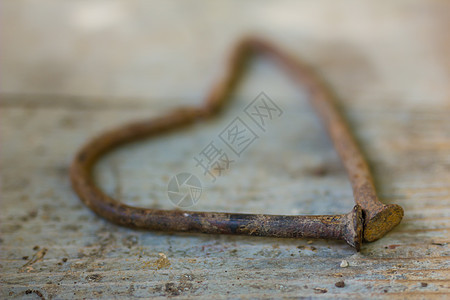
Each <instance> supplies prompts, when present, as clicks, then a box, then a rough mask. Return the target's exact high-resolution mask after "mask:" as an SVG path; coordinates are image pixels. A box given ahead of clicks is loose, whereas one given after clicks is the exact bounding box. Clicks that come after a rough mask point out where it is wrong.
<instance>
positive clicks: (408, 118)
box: [0, 0, 450, 299]
mask: <svg viewBox="0 0 450 300" xmlns="http://www.w3.org/2000/svg"><path fill="white" fill-rule="evenodd" d="M449 28H450V3H449V2H448V1H444V0H432V1H428V0H399V1H349V0H344V1H338V2H337V1H332V0H329V1H328V0H324V1H293V0H292V1H245V2H243V1H195V0H188V1H173V0H169V1H150V0H141V1H139V0H127V1H125V0H124V1H106V0H89V1H87V0H78V1H59V0H39V1H38V0H3V1H1V4H0V110H1V111H0V171H1V193H0V197H1V207H2V209H0V228H1V236H0V248H1V251H0V269H1V273H2V274H1V275H2V276H1V285H2V286H1V296H2V298H5V297H9V296H12V297H41V296H42V297H44V298H71V297H76V298H102V297H103V298H107V299H110V298H128V297H132V296H135V297H167V296H182V297H194V296H200V297H209V298H217V297H226V296H228V297H234V298H246V297H247V298H259V297H269V298H272V297H279V296H280V295H281V296H285V297H298V296H307V297H314V296H317V295H318V294H324V295H325V296H330V297H334V298H336V297H342V298H347V297H381V296H383V295H387V296H389V297H395V296H397V297H401V298H404V297H411V296H415V297H419V298H420V297H422V298H424V297H427V296H432V295H435V296H436V295H438V296H439V295H444V296H445V295H446V294H448V293H449V288H450V287H449V286H448V282H449V280H450V277H449V272H448V269H449V268H450V266H449V265H448V255H449V248H448V243H449V242H450V240H449V235H448V229H449V228H450V227H449V226H450V220H449V217H450V202H449V201H450V186H449V184H448V183H449V182H450V121H449V115H450V85H449V82H450V54H449V53H450V35H449V33H448V31H449ZM248 35H257V36H259V37H263V38H265V39H268V40H270V41H272V42H273V43H275V44H277V45H279V46H280V47H281V48H283V49H286V51H287V52H289V53H291V54H293V55H294V56H296V57H298V58H300V59H302V60H303V61H305V62H306V63H307V64H309V65H310V66H312V67H313V68H314V70H315V71H316V72H317V73H318V74H319V75H320V76H321V77H322V78H324V79H325V81H326V82H327V83H328V84H329V86H330V87H331V88H332V90H333V92H334V93H335V94H336V96H337V98H338V101H339V106H340V107H341V109H342V111H343V113H344V114H345V116H346V118H347V119H348V122H349V124H350V127H351V130H352V131H353V133H354V135H355V136H356V138H357V140H358V142H359V143H360V144H361V146H362V149H363V152H364V153H365V154H366V156H367V159H368V161H369V163H370V165H371V166H372V169H373V172H374V176H375V179H376V181H377V190H378V193H379V195H380V198H381V199H382V200H383V201H384V202H385V203H396V204H400V205H401V206H402V207H403V208H404V209H405V218H404V220H403V221H402V223H401V224H400V225H399V226H398V227H397V228H395V229H394V230H393V231H392V232H391V233H389V234H388V235H387V236H385V237H384V238H383V239H381V240H379V241H377V242H374V243H370V244H364V246H363V249H362V251H361V253H355V252H354V251H353V249H351V248H349V247H348V246H347V245H346V244H345V243H343V242H337V241H307V240H286V239H282V240H279V239H258V238H247V237H229V236H208V235H178V234H164V233H156V232H142V231H134V230H130V229H127V228H121V227H118V226H115V225H113V224H111V223H109V222H107V221H105V220H103V219H101V218H99V217H97V216H96V215H94V214H93V213H92V212H91V211H90V210H89V209H88V208H86V207H85V206H83V205H82V204H81V202H80V201H79V199H78V198H77V197H76V195H75V194H74V193H73V191H72V189H71V187H70V182H69V179H68V169H69V166H70V163H71V161H72V159H73V157H74V155H75V153H76V151H77V149H79V147H81V145H83V143H85V142H87V141H88V140H89V139H90V138H92V137H93V136H94V135H96V134H99V133H101V132H103V131H104V130H106V129H110V128H113V127H116V126H118V125H120V124H123V123H125V122H128V121H131V120H136V119H142V118H151V117H155V116H159V115H161V114H164V113H165V112H167V111H168V110H169V109H171V108H174V107H177V106H180V105H200V104H201V103H202V101H203V99H204V98H205V96H206V95H207V94H208V92H209V89H210V87H211V86H212V85H213V83H215V82H216V81H217V80H218V79H220V78H221V75H222V74H223V72H224V70H225V62H226V58H227V57H228V54H229V53H230V51H231V49H233V47H234V45H235V43H236V42H237V41H238V40H239V39H240V38H242V37H243V36H248ZM261 92H265V93H266V94H267V95H268V96H269V97H270V98H271V99H272V100H273V101H274V102H275V103H276V104H277V105H278V106H279V107H280V108H281V109H282V110H283V115H282V116H281V117H280V118H278V119H277V120H274V122H273V123H271V124H270V125H269V126H268V129H267V131H266V132H258V135H259V138H258V140H257V142H255V143H254V145H252V146H251V147H249V148H248V150H246V152H245V153H244V155H243V156H242V157H239V158H237V157H233V158H232V159H235V164H233V165H232V168H231V170H230V171H229V172H228V173H226V174H225V175H224V176H222V177H220V178H219V179H218V180H217V182H211V181H210V179H209V178H208V177H205V176H203V174H202V170H199V169H198V168H196V166H195V161H194V160H193V157H194V156H196V155H198V154H199V153H200V152H201V151H202V149H204V147H205V146H207V145H208V143H210V142H211V141H214V140H217V139H218V136H219V134H220V132H222V131H223V130H224V128H226V126H228V125H229V124H230V122H231V121H232V120H233V119H234V118H235V117H240V116H242V115H243V110H244V108H245V106H246V105H247V104H248V103H250V102H251V101H252V100H253V99H255V97H256V96H258V95H259V94H260V93H261ZM232 98H233V99H234V101H233V102H232V104H231V105H230V108H229V109H228V110H227V111H226V112H225V114H224V115H223V116H222V117H221V118H218V119H215V120H211V121H208V122H207V123H205V124H197V125H195V126H193V127H192V128H187V129H183V130H181V131H179V132H176V133H173V134H170V135H168V136H163V137H161V138H158V139H154V140H146V141H142V142H139V143H134V144H131V145H127V146H125V147H122V148H120V149H118V150H117V151H114V152H112V153H110V154H109V155H108V156H107V157H105V158H104V159H102V160H101V161H100V162H99V165H98V166H97V167H96V170H95V171H96V178H97V180H98V182H99V184H100V185H101V187H102V188H103V189H104V190H105V191H106V192H107V193H108V194H110V195H112V196H114V197H116V198H117V199H120V200H121V201H123V202H126V203H129V204H133V205H140V206H146V207H155V208H165V209H172V208H174V206H173V204H172V203H171V202H170V201H169V199H168V191H167V185H168V182H169V180H170V178H172V177H173V176H174V175H176V174H178V173H179V172H190V173H193V174H195V175H196V176H198V177H199V178H200V179H201V182H202V187H203V193H202V195H201V198H200V200H199V202H198V203H197V205H196V206H194V207H191V208H189V209H193V210H209V211H230V212H250V213H272V214H330V213H332V214H334V213H345V212H348V211H349V210H350V208H351V207H352V206H353V196H352V190H351V187H350V184H349V182H348V179H347V175H346V173H345V172H344V170H343V167H342V165H341V162H340V160H339V158H338V157H337V155H336V153H335V151H334V149H333V147H332V144H331V142H330V141H329V139H328V137H327V135H326V133H325V131H324V130H323V128H322V127H321V124H320V122H319V121H318V119H317V117H316V115H315V113H314V111H312V109H311V107H310V105H309V103H308V96H307V95H306V94H305V93H304V91H303V90H302V87H296V86H293V85H292V84H291V83H290V82H289V80H288V78H286V77H285V75H284V74H283V73H282V72H281V71H280V70H278V69H277V68H276V67H275V65H274V64H272V63H270V62H267V61H265V60H263V59H257V60H256V61H255V62H253V63H252V64H251V65H250V66H249V69H248V72H247V76H246V77H245V78H244V80H243V82H242V84H240V85H239V87H238V89H237V90H236V92H235V95H234V96H233V97H232ZM166 259H167V261H166ZM342 260H347V261H348V262H349V264H350V267H349V268H341V267H340V264H341V262H342ZM338 280H339V281H340V280H343V281H345V288H338V287H337V286H335V283H336V281H338ZM42 297H41V298H42Z"/></svg>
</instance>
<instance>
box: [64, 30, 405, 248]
mask: <svg viewBox="0 0 450 300" xmlns="http://www.w3.org/2000/svg"><path fill="white" fill-rule="evenodd" d="M252 52H256V53H262V54H266V55H269V56H270V57H272V58H273V59H275V60H276V61H277V62H279V63H280V65H281V66H282V67H284V68H285V69H287V71H289V72H290V73H291V75H292V77H293V79H294V80H295V82H296V83H297V84H299V83H301V84H304V85H305V86H306V88H307V90H308V92H309V96H310V97H311V99H312V101H311V102H312V103H313V105H314V106H315V107H316V109H317V111H318V112H319V115H320V116H321V117H322V119H323V121H324V123H325V124H326V128H327V129H328V132H329V134H330V136H331V138H332V140H333V142H334V145H335V146H336V149H337V151H338V153H339V155H340V157H341V159H342V161H343V163H344V165H345V166H346V169H347V172H348V174H349V177H350V180H351V183H352V186H353V190H354V195H355V202H356V203H357V204H358V205H360V206H361V207H362V209H363V212H364V228H363V226H362V224H361V221H362V219H363V216H362V214H361V212H360V209H361V208H360V207H359V206H356V207H355V209H354V210H353V211H352V212H351V213H349V214H348V215H341V216H297V217H294V216H271V215H248V214H247V215H245V214H233V215H230V214H225V213H206V212H190V211H186V212H184V213H182V212H179V211H164V210H155V209H144V208H139V207H132V206H129V205H125V204H122V203H120V199H119V201H118V200H115V199H112V198H111V197H109V196H107V195H106V194H105V193H103V192H102V191H101V190H100V189H99V188H98V187H97V186H96V185H95V183H94V181H93V179H92V175H91V172H92V166H93V165H94V164H95V162H96V161H97V160H98V159H99V158H100V156H101V155H103V154H105V153H106V152H109V151H111V150H112V149H114V148H115V147H117V146H119V145H122V144H124V143H126V142H130V141H134V140H136V139H139V138H143V137H148V136H155V135H158V134H161V133H164V132H167V131H169V130H172V129H175V128H178V127H180V126H186V125H189V124H192V123H194V122H195V121H198V120H201V119H204V118H208V117H211V116H212V115H214V114H217V113H218V112H219V111H220V110H221V108H222V107H223V106H224V103H225V102H226V100H227V99H228V98H229V96H230V94H231V92H232V91H233V88H234V86H235V84H236V83H237V81H238V79H239V77H240V75H241V73H242V72H241V71H242V66H243V65H244V63H245V62H246V60H247V59H248V57H249V56H250V54H251V53H252ZM332 101H333V100H332V97H331V94H330V93H329V92H327V91H326V89H325V88H324V86H323V84H321V82H320V81H319V80H318V79H317V78H316V77H315V76H314V74H313V73H312V72H311V71H309V70H308V68H307V67H305V66H304V65H303V64H301V63H300V62H298V60H296V59H293V58H291V57H289V56H288V55H286V54H285V53H283V52H282V51H280V50H279V49H277V48H276V47H274V46H273V45H271V44H270V43H268V42H266V41H262V40H258V39H255V38H247V39H244V40H243V41H241V42H240V43H238V45H237V46H236V48H235V50H234V52H233V54H232V55H231V59H230V62H229V65H228V72H227V73H226V74H225V77H224V79H223V80H222V81H220V82H219V84H218V85H217V86H215V87H214V88H213V91H212V92H211V93H210V95H209V97H208V98H207V100H206V102H205V106H204V107H199V108H182V109H177V110H175V111H174V112H172V113H170V114H168V115H165V116H162V117H159V118H156V119H152V120H149V121H143V122H138V123H133V124H131V125H126V126H124V127H121V128H118V129H116V130H112V131H109V132H107V133H105V134H103V135H101V136H99V137H97V138H96V139H94V140H93V141H91V142H90V143H88V144H87V145H86V146H84V147H83V148H82V149H81V150H80V152H79V153H78V154H77V156H76V158H75V160H74V162H73V164H72V168H71V179H72V185H73V188H74V189H75V191H76V192H77V194H78V195H79V197H80V198H81V200H83V202H84V203H85V204H86V205H87V206H88V207H90V208H91V209H92V210H94V211H95V212H96V213H97V214H98V215H100V216H102V217H104V218H106V219H108V220H110V221H112V222H114V223H116V224H120V225H125V226H130V227H136V228H145V229H149V230H164V231H186V232H202V233H227V234H246V235H257V236H271V237H291V238H292V237H309V238H334V239H343V240H345V241H347V243H348V244H349V245H351V246H352V247H354V248H355V249H356V250H357V251H359V250H360V245H361V234H362V232H364V238H365V240H366V241H375V240H377V239H379V238H381V237H383V236H384V235H385V234H386V233H387V232H388V231H390V230H391V229H392V228H393V227H395V226H396V225H398V223H400V221H401V219H402V217H403V209H402V208H401V207H400V206H398V205H395V204H393V205H388V206H386V205H384V204H382V203H381V202H380V201H379V200H378V198H377V195H376V191H375V187H374V184H373V179H372V175H371V174H370V171H369V168H368V166H367V163H366V161H365V160H364V158H363V156H362V155H361V153H360V151H359V149H358V148H357V146H356V143H355V142H354V140H353V139H352V137H351V135H350V133H349V130H348V128H347V126H346V124H345V122H344V120H343V118H342V117H341V116H340V114H339V112H338V111H337V109H336V107H335V105H334V103H333V102H332ZM355 212H359V213H355ZM348 216H350V217H348ZM366 230H367V232H366Z"/></svg>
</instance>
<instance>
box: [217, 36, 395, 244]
mask: <svg viewBox="0 0 450 300" xmlns="http://www.w3.org/2000/svg"><path fill="white" fill-rule="evenodd" d="M243 44H247V45H248V46H247V47H242V46H241V47H242V48H246V49H247V48H250V49H254V50H256V51H257V52H262V53H265V54H268V55H269V56H271V57H273V58H274V59H275V61H276V62H278V63H280V64H281V66H282V67H284V68H285V69H286V70H287V71H288V73H289V74H290V75H291V76H292V78H293V79H294V81H295V82H296V83H299V84H302V85H304V86H305V87H306V88H307V89H308V90H309V93H310V97H309V99H310V101H311V104H312V105H313V106H314V108H315V109H316V111H317V113H318V114H319V116H320V117H321V119H322V120H323V122H324V124H325V127H326V129H327V131H328V134H329V135H330V137H331V139H332V141H333V144H334V146H335V148H336V150H337V152H338V154H339V156H340V158H341V160H342V162H343V163H344V166H345V168H346V171H347V174H348V176H349V179H350V182H351V184H352V188H353V195H354V198H355V202H356V203H357V204H359V205H360V206H361V208H362V210H363V213H364V240H366V241H368V242H372V241H375V240H378V239H379V238H381V237H383V236H384V235H385V234H386V233H387V232H389V231H390V230H391V229H392V228H394V227H395V226H397V225H398V224H399V223H400V221H401V220H402V218H403V209H402V207H401V206H399V205H397V204H389V205H385V204H383V203H382V202H380V201H379V199H378V196H377V194H376V189H375V186H374V183H373V178H372V174H371V172H370V169H369V166H368V164H367V163H366V161H365V159H364V157H363V155H362V153H361V151H360V150H359V148H358V145H357V144H356V142H355V140H354V139H353V137H352V135H351V134H350V130H349V129H348V126H347V124H346V122H345V120H344V119H343V117H342V116H341V114H340V113H339V110H338V108H337V107H336V105H335V103H334V102H335V101H334V97H333V95H332V93H331V92H330V91H329V90H328V89H327V88H325V84H324V83H322V82H321V81H320V80H319V78H317V77H316V76H315V75H314V73H313V72H312V71H311V70H310V69H309V68H308V67H307V66H305V65H303V64H302V63H301V62H299V61H298V60H296V59H294V58H293V57H290V56H289V55H287V54H286V53H284V52H282V51H280V50H279V49H278V48H276V47H275V46H273V45H272V44H270V43H267V42H265V41H262V40H258V39H252V38H250V39H246V40H244V41H243ZM222 99H223V98H222Z"/></svg>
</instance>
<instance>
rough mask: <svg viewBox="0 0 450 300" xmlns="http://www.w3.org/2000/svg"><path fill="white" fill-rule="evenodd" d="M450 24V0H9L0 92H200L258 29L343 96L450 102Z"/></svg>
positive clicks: (188, 97)
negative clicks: (231, 53) (234, 49)
mask: <svg viewBox="0 0 450 300" xmlns="http://www.w3.org/2000/svg"><path fill="white" fill-rule="evenodd" d="M449 22H450V21H449V17H448V3H447V2H446V1H431V2H429V1H417V0H413V1H395V2H393V3H391V2H389V1H381V3H371V2H369V1H363V2H360V1H340V2H339V3H335V2H334V1H318V2H315V1H281V2H272V1H262V2H261V1H246V2H245V3H242V2H241V1H218V2H208V1H193V0H190V1H136V0H132V1H106V0H94V1H83V0H81V1H48V0H45V1H33V0H30V1H27V0H20V1H8V0H6V1H2V10H1V42H2V43H1V53H0V63H1V66H2V68H1V70H0V72H1V75H2V76H1V78H2V81H1V93H2V94H4V95H18V94H20V95H33V96H35V95H36V96H39V95H45V96H50V95H55V96H77V97H80V98H87V97H91V98H92V97H94V98H102V100H104V101H122V100H123V99H127V101H131V100H133V101H147V102H148V101H164V100H165V99H178V100H177V101H181V102H183V101H200V100H201V99H202V98H203V96H204V94H205V91H207V90H208V87H210V85H211V83H212V81H213V79H214V78H215V76H216V75H217V74H220V73H219V71H220V67H222V66H223V60H224V58H225V54H226V53H227V52H228V51H229V49H230V48H231V47H233V44H234V43H235V42H236V40H237V39H238V38H240V37H242V36H243V35H247V34H251V33H255V34H258V35H260V36H263V37H268V38H270V39H271V40H273V41H274V42H277V43H279V44H281V45H285V46H286V47H288V48H289V50H291V52H294V53H298V54H299V56H301V57H303V58H304V59H305V60H306V61H308V62H310V64H312V65H314V66H318V67H320V68H319V70H320V71H321V72H323V74H324V76H325V77H327V79H328V80H329V81H330V83H331V84H332V85H333V87H335V89H336V90H337V91H338V93H339V94H340V95H341V96H342V97H341V98H343V101H352V100H353V101H355V102H356V100H357V102H358V103H361V102H365V101H376V100H377V99H380V98H383V100H384V101H388V102H389V104H390V105H395V106H401V105H402V104H403V103H407V105H408V106H409V105H417V106H418V107H422V106H425V107H428V106H430V105H444V104H445V105H448V98H449V94H448V89H447V85H448V82H449V80H448V79H449V78H448V76H449V74H448V72H449V71H448V70H449V64H450V62H449V55H448V53H449V52H450V51H449V50H450V49H449V37H448V34H447V29H448V28H449ZM349 79H351V80H349ZM347 80H349V81H347ZM349 82H351V83H352V84H348V83H349ZM380 87H382V89H380ZM47 99H49V100H48V101H50V98H47ZM144 99H145V100H144ZM148 99H151V100H148ZM386 99H388V100H386Z"/></svg>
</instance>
